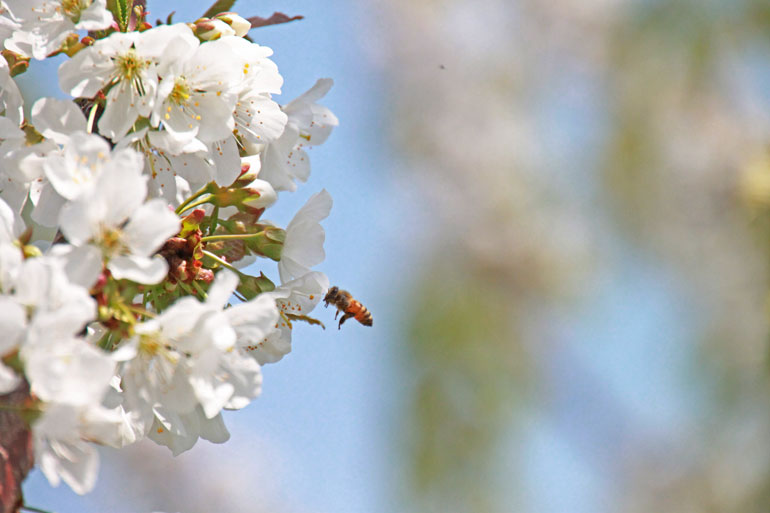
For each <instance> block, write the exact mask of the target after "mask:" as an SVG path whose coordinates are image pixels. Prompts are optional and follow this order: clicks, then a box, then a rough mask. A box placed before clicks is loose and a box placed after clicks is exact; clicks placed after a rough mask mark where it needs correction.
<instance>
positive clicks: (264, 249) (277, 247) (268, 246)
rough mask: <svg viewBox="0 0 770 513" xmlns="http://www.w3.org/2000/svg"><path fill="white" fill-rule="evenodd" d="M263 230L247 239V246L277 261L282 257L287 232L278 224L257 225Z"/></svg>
mask: <svg viewBox="0 0 770 513" xmlns="http://www.w3.org/2000/svg"><path fill="white" fill-rule="evenodd" d="M260 228H261V230H260V231H259V232H258V233H257V234H256V235H255V236H254V237H249V238H248V239H245V240H246V246H247V247H248V248H249V249H250V250H251V251H252V252H254V253H257V254H259V255H262V256H265V257H267V258H269V259H271V260H275V261H276V262H277V261H279V260H280V259H281V253H282V252H283V243H284V241H285V240H286V232H285V231H284V230H282V229H280V228H278V227H277V226H271V225H257V229H260Z"/></svg>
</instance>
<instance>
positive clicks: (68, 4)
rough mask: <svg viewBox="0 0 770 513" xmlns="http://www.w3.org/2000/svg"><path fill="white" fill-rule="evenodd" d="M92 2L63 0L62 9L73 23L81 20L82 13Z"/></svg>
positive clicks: (87, 0)
mask: <svg viewBox="0 0 770 513" xmlns="http://www.w3.org/2000/svg"><path fill="white" fill-rule="evenodd" d="M90 4H91V2H90V1H89V0H62V2H61V10H62V12H63V13H64V15H65V16H67V17H68V18H69V19H70V20H72V22H73V23H77V22H79V21H80V13H82V12H83V11H84V10H85V9H87V8H88V6H89V5H90Z"/></svg>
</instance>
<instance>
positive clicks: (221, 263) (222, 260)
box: [203, 237, 243, 276]
mask: <svg viewBox="0 0 770 513" xmlns="http://www.w3.org/2000/svg"><path fill="white" fill-rule="evenodd" d="M203 238H204V239H205V238H206V237H203ZM203 254H204V255H206V256H207V257H209V258H210V259H212V260H214V261H215V262H217V263H218V264H219V265H221V266H222V267H225V268H227V269H230V270H231V271H233V272H234V273H236V274H237V275H238V276H242V275H243V273H242V272H241V271H239V270H238V269H236V268H235V267H233V266H232V264H229V263H227V261H225V260H224V259H222V258H219V257H218V256H216V255H215V254H214V253H212V252H210V251H206V250H205V249H204V250H203Z"/></svg>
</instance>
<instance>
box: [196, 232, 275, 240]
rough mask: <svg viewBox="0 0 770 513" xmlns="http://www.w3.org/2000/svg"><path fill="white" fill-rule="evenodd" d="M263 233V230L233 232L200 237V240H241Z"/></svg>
mask: <svg viewBox="0 0 770 513" xmlns="http://www.w3.org/2000/svg"><path fill="white" fill-rule="evenodd" d="M262 233H265V232H264V231H261V232H257V233H233V234H226V235H224V234H223V235H209V236H207V237H201V242H213V241H216V240H243V239H249V238H252V237H256V236H257V235H259V234H262Z"/></svg>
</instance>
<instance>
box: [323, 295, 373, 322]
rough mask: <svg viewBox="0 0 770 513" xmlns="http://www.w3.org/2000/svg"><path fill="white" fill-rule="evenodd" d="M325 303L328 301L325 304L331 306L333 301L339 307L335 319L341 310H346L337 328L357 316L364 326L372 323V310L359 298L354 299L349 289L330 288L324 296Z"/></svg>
mask: <svg viewBox="0 0 770 513" xmlns="http://www.w3.org/2000/svg"><path fill="white" fill-rule="evenodd" d="M324 303H326V305H325V306H329V303H331V304H333V305H334V306H336V307H337V313H335V314H334V318H335V319H336V318H337V316H338V315H339V314H340V312H345V314H344V315H343V316H342V318H341V319H340V324H339V326H337V329H340V328H342V323H343V322H345V321H346V320H348V319H349V318H351V317H355V319H356V320H357V321H358V322H360V323H361V324H363V325H364V326H371V325H372V314H371V312H370V311H369V310H367V308H366V307H365V306H364V305H362V304H361V303H360V302H359V301H358V300H356V299H354V298H353V296H352V295H351V294H350V292H348V291H347V290H342V289H340V288H339V287H332V288H330V289H329V292H327V293H326V297H324Z"/></svg>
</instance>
